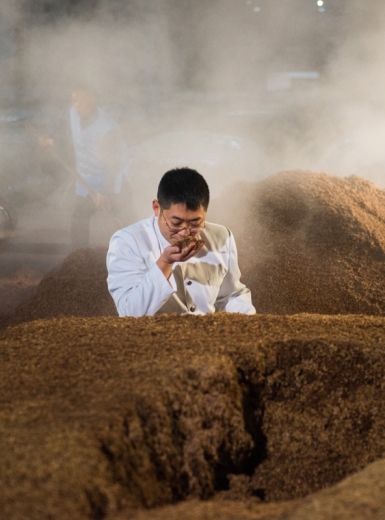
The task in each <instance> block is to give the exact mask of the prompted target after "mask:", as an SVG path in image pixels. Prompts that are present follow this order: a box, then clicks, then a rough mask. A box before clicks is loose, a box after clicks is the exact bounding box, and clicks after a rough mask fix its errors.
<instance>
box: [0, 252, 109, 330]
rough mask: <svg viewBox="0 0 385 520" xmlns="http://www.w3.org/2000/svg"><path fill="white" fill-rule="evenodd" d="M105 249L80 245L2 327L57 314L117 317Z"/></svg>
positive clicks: (52, 316)
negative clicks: (108, 279)
mask: <svg viewBox="0 0 385 520" xmlns="http://www.w3.org/2000/svg"><path fill="white" fill-rule="evenodd" d="M106 254H107V248H104V247H94V248H83V249H79V250H77V251H75V252H73V253H71V254H70V255H69V256H68V257H67V258H66V259H65V260H64V262H63V263H62V265H61V266H60V267H59V268H58V269H55V270H53V271H52V272H50V273H49V274H48V275H46V276H45V277H44V278H43V279H42V281H41V282H40V284H39V285H38V288H37V292H36V294H34V295H33V296H32V297H31V298H29V299H28V300H26V301H25V302H23V303H22V304H21V305H19V306H18V307H17V309H16V310H15V311H14V312H13V313H11V314H10V315H9V316H8V317H7V318H6V319H4V321H3V324H2V326H3V327H4V326H6V325H16V324H18V323H23V322H25V321H31V320H36V319H40V318H56V317H59V316H82V317H90V316H117V312H116V308H115V304H114V302H113V300H112V298H111V296H110V294H109V292H108V289H107V282H106V279H107V268H106Z"/></svg>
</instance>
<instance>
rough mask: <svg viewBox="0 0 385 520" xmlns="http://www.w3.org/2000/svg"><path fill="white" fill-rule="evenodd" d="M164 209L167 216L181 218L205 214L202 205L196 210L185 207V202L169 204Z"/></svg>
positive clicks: (199, 216)
mask: <svg viewBox="0 0 385 520" xmlns="http://www.w3.org/2000/svg"><path fill="white" fill-rule="evenodd" d="M166 211H167V213H168V215H169V216H171V217H175V218H180V219H183V220H185V219H186V220H187V219H188V220H192V219H195V218H201V217H202V216H204V215H205V214H206V211H205V209H204V207H203V206H200V207H199V208H198V209H197V210H195V211H192V210H190V209H187V206H186V204H171V206H170V207H169V208H168V209H167V210H166Z"/></svg>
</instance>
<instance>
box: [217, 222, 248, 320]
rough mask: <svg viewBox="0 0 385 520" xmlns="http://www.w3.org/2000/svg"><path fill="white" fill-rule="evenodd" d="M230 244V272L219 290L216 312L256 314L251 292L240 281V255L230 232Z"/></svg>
mask: <svg viewBox="0 0 385 520" xmlns="http://www.w3.org/2000/svg"><path fill="white" fill-rule="evenodd" d="M228 244H229V249H228V271H227V273H226V275H225V277H224V279H223V281H222V284H221V287H220V289H219V293H218V297H217V300H216V302H215V307H216V310H218V311H226V312H239V313H241V314H255V313H256V310H255V307H254V306H253V304H252V303H251V293H250V290H249V289H248V288H247V287H246V286H245V285H244V284H243V283H241V281H240V277H241V272H240V270H239V267H238V253H237V248H236V245H235V240H234V236H233V234H232V233H231V231H230V230H229V238H228Z"/></svg>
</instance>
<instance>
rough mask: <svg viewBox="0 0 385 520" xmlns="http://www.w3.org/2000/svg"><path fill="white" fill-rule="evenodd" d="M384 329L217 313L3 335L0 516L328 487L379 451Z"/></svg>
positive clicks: (261, 496)
mask: <svg viewBox="0 0 385 520" xmlns="http://www.w3.org/2000/svg"><path fill="white" fill-rule="evenodd" d="M384 325H385V319H384V318H378V317H377V318H376V317H365V316H360V317H358V316H357V317H353V316H345V317H343V316H340V317H326V316H312V315H302V316H292V317H289V316H288V317H280V316H275V317H274V316H254V317H248V316H241V315H228V314H218V315H210V316H205V317H193V316H170V317H166V316H165V317H158V318H139V319H135V318H126V319H119V318H113V317H110V318H108V317H106V318H88V319H86V318H83V319H81V318H77V319H76V318H62V319H58V320H51V321H50V320H48V321H42V320H40V321H35V322H32V323H26V324H23V325H20V326H18V327H11V328H8V329H6V330H5V331H3V332H2V335H1V338H0V355H1V367H2V376H1V378H0V395H1V396H2V408H1V412H0V442H1V446H0V450H1V453H2V454H3V456H4V461H3V463H2V464H1V465H0V490H1V491H0V493H1V496H0V503H1V504H2V505H3V508H4V509H3V510H4V518H7V520H8V519H10V520H12V519H21V518H23V519H24V518H29V519H35V518H36V519H39V520H41V519H46V518H55V519H56V518H59V519H61V518H71V519H73V520H74V519H78V518H79V519H83V518H105V517H106V516H107V515H114V514H117V513H118V512H119V510H123V511H124V514H125V515H126V517H127V518H130V515H131V514H133V512H134V511H135V509H138V508H149V507H156V506H161V505H164V504H170V503H175V502H178V501H181V500H184V499H187V498H198V499H212V498H215V497H216V498H217V500H226V499H231V500H234V499H237V500H244V501H245V504H246V502H247V503H248V504H249V505H248V506H247V507H248V508H249V509H250V508H252V509H251V510H252V511H254V509H253V508H254V507H257V506H258V507H262V505H261V504H260V505H258V502H259V500H264V501H269V502H274V501H280V500H286V499H296V498H297V499H298V498H300V497H304V496H306V495H308V494H309V493H311V492H315V491H317V490H320V489H322V488H324V487H327V486H331V485H333V484H335V483H337V482H339V481H340V480H341V479H343V478H344V477H345V476H347V475H349V474H352V473H354V472H357V471H358V470H360V469H362V468H364V467H365V466H367V465H368V464H369V463H370V462H372V461H375V460H376V459H380V458H381V457H382V456H383V454H384V453H385V437H384V435H383V431H384V428H385V413H384V412H385V410H384V406H385V404H384V403H385V378H384V375H385V374H384V372H385V366H384V363H383V360H384V356H385V328H384ZM381 467H383V466H381ZM325 500H326V499H325ZM326 502H327V500H326ZM376 504H377V502H376ZM223 507H225V506H223ZM226 507H227V506H226ZM242 507H243V506H242ZM244 507H245V508H246V505H245V506H244ZM290 507H292V504H291V503H290ZM325 507H326V506H325ZM377 507H378V508H379V509H380V510H381V511H382V513H385V510H384V508H383V504H382V505H381V504H379V503H378V504H377ZM381 508H382V509H381ZM246 509H247V508H246ZM198 510H199V508H198ZM269 511H270V509H269ZM119 514H120V513H119ZM148 515H149V516H148V518H151V514H150V513H148ZM341 515H342V516H341ZM341 515H340V518H347V516H345V517H344V516H343V512H342V513H341ZM195 518H204V516H199V515H197V516H196V517H195ZM207 518H210V516H207ZM211 518H214V517H211ZM233 518H247V516H242V515H241V516H233ZM277 518H278V517H277ZM282 518H284V517H282ZM288 518H294V517H288ZM367 518H375V517H374V516H373V517H367Z"/></svg>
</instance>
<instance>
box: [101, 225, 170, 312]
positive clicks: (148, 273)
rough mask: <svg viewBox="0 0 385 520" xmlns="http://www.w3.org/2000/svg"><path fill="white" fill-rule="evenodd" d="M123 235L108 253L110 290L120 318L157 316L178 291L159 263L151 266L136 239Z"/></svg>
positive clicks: (117, 237)
mask: <svg viewBox="0 0 385 520" xmlns="http://www.w3.org/2000/svg"><path fill="white" fill-rule="evenodd" d="M119 233H120V232H118V233H116V234H115V235H114V236H113V237H112V238H111V241H110V247H109V250H108V253H107V269H108V278H107V283H108V290H109V291H110V294H111V296H112V298H113V299H114V302H115V305H116V308H117V311H118V314H119V316H120V317H123V316H136V317H139V316H153V315H154V314H155V313H156V312H157V311H158V310H159V309H160V308H161V307H162V305H163V304H164V303H165V302H166V301H167V300H168V299H169V298H170V296H171V295H172V294H173V293H174V289H173V288H172V287H171V285H170V284H169V282H168V281H167V279H166V277H165V276H164V274H163V273H162V271H161V270H160V269H159V267H158V265H157V264H156V263H155V262H154V263H153V264H152V265H151V266H150V267H147V265H146V262H145V259H144V258H143V257H142V255H141V254H140V251H139V248H138V246H137V244H136V241H135V239H134V237H132V236H131V235H129V234H127V236H124V237H122V236H121V235H120V234H119Z"/></svg>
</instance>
